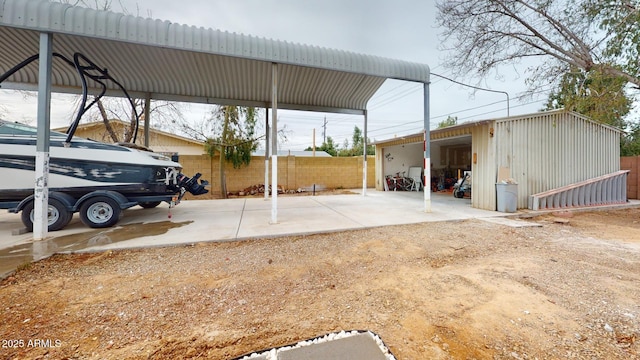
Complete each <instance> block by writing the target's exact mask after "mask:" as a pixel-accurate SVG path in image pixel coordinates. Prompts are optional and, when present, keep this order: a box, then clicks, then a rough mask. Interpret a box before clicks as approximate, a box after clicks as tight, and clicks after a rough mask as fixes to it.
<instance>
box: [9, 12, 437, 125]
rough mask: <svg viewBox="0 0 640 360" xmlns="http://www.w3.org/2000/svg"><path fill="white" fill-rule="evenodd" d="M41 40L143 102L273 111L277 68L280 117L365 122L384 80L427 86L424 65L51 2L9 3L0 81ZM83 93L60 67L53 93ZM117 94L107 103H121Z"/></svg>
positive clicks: (26, 80)
mask: <svg viewBox="0 0 640 360" xmlns="http://www.w3.org/2000/svg"><path fill="white" fill-rule="evenodd" d="M42 32H46V33H50V34H53V42H52V43H53V51H54V52H56V53H60V54H62V55H64V56H66V57H68V58H72V57H73V54H74V53H76V52H80V53H82V54H83V55H85V56H86V57H87V58H89V59H91V61H93V62H95V63H96V64H97V65H99V66H101V67H106V68H107V70H108V71H109V74H111V75H112V76H113V77H114V78H116V79H117V80H118V81H119V82H120V83H121V84H122V85H123V86H124V88H126V89H127V90H128V91H129V92H130V94H131V95H132V96H134V97H138V98H146V97H151V98H153V99H161V100H171V101H189V102H199V103H213V104H223V105H224V104H232V105H246V106H257V107H265V106H269V105H270V102H271V93H272V85H273V84H272V79H271V77H272V64H274V63H277V64H278V79H277V81H278V88H279V91H278V108H283V109H298V110H318V111H335V112H346V113H362V111H363V110H365V109H366V105H367V102H368V101H369V99H370V98H371V97H372V96H373V94H374V93H375V92H376V91H377V90H378V88H379V87H380V86H381V85H382V83H383V82H384V81H385V79H387V78H391V79H400V80H408V81H415V82H423V83H428V82H429V67H428V66H427V65H424V64H418V63H411V62H407V61H401V60H392V59H387V58H381V57H376V56H370V55H363V54H356V53H352V52H347V51H341V50H334V49H327V48H320V47H316V46H310V45H302V44H294V43H290V42H286V41H278V40H272V39H265V38H260V37H255V36H250V35H244V34H236V33H228V32H225V31H221V30H214V29H205V28H197V27H193V26H187V25H182V24H177V23H172V22H170V21H162V20H157V19H151V18H142V17H135V16H131V15H124V14H120V13H115V12H110V11H98V10H93V9H87V8H83V7H74V6H71V5H68V4H62V3H53V2H49V1H46V0H2V6H0V48H1V49H4V51H2V54H1V55H0V73H4V72H5V71H7V70H8V69H10V68H11V67H13V66H14V65H16V64H18V63H19V62H21V61H23V60H24V59H25V58H27V57H29V56H32V55H35V54H38V53H39V35H40V33H42ZM8 49H11V51H7V50H8ZM37 79H38V66H37V64H35V63H34V64H31V65H29V66H27V67H26V68H25V71H21V72H19V73H16V74H14V75H12V76H11V77H9V78H8V79H7V81H5V82H4V83H3V84H2V86H3V87H4V88H14V89H30V90H35V89H37ZM90 85H93V86H94V87H95V83H91V84H90ZM80 88H81V83H80V79H79V78H78V76H77V74H76V72H75V69H73V68H71V67H70V66H67V65H66V64H62V63H61V62H59V61H58V62H56V61H55V60H54V64H53V70H52V89H53V91H56V92H70V93H78V92H79V91H80ZM116 89H117V87H116V86H114V85H110V87H109V90H110V91H109V92H108V93H107V94H108V95H120V94H119V93H117V92H115V91H114V90H116Z"/></svg>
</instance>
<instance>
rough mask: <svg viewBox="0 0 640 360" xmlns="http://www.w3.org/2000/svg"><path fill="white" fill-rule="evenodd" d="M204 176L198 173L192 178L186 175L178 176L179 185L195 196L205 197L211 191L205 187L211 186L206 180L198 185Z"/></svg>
mask: <svg viewBox="0 0 640 360" xmlns="http://www.w3.org/2000/svg"><path fill="white" fill-rule="evenodd" d="M200 176H202V174H200V173H196V174H195V175H194V176H193V177H192V178H189V177H188V176H186V175H184V174H180V175H178V181H179V182H178V185H179V186H180V187H182V188H184V189H185V190H187V191H188V192H190V193H191V194H193V195H203V194H206V193H208V192H209V190H207V189H205V185H209V182H208V181H206V180H201V181H200V184H198V179H200Z"/></svg>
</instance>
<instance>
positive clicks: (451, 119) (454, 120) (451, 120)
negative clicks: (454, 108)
mask: <svg viewBox="0 0 640 360" xmlns="http://www.w3.org/2000/svg"><path fill="white" fill-rule="evenodd" d="M453 125H458V117H457V116H451V115H449V116H448V117H447V118H446V119H445V120H442V121H440V122H439V123H438V129H442V128H446V127H449V126H453Z"/></svg>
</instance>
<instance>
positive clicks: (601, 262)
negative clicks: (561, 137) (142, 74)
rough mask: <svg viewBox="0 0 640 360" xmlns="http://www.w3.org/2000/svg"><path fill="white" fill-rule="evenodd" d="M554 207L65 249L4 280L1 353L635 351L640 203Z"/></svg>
mask: <svg viewBox="0 0 640 360" xmlns="http://www.w3.org/2000/svg"><path fill="white" fill-rule="evenodd" d="M559 215H563V216H561V217H560V216H559V217H556V216H553V215H545V216H540V217H536V218H532V219H528V220H527V221H532V222H537V223H539V224H542V226H541V227H527V228H512V227H507V226H504V225H498V224H494V223H489V222H485V221H480V220H471V221H459V222H441V223H425V224H416V225H403V226H391V227H382V228H374V229H368V230H362V231H347V232H339V233H330V234H319V235H313V236H297V237H283V238H273V239H257V240H251V241H241V242H228V243H207V244H195V245H192V246H182V247H170V248H153V249H144V250H135V251H132V250H127V251H109V252H105V253H97V254H77V255H56V256H54V257H52V258H50V259H47V260H43V261H40V262H38V263H35V264H32V265H28V266H23V267H22V268H21V270H20V271H18V272H17V273H16V274H15V275H13V276H11V277H9V278H7V279H5V280H4V281H3V282H2V284H1V285H0V301H1V310H0V314H1V317H0V319H1V321H0V340H1V341H2V343H1V344H0V345H1V348H0V358H2V359H13V358H16V359H26V358H29V359H179V358H194V359H196V358H200V359H205V358H206V359H232V358H235V357H238V356H241V355H243V354H246V353H249V352H252V351H257V350H262V349H266V348H270V347H276V346H282V345H287V344H291V343H295V342H297V341H300V340H304V339H308V338H312V337H317V336H321V335H324V334H326V333H329V332H336V331H340V330H365V329H366V330H370V331H372V332H374V333H376V334H378V335H379V336H380V337H381V338H382V340H383V341H384V342H385V344H386V345H387V346H388V347H389V348H390V350H391V352H392V353H393V354H394V355H395V357H396V358H398V359H640V345H639V343H640V339H639V337H640V222H639V221H640V209H638V208H632V209H624V210H615V211H592V212H580V213H575V214H573V216H571V215H572V214H568V215H567V214H559ZM558 218H559V219H561V220H563V221H564V222H566V223H558V222H556V220H557V219H558Z"/></svg>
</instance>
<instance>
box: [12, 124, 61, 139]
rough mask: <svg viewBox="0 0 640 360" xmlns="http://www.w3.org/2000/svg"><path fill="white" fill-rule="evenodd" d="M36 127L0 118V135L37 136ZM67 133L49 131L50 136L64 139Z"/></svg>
mask: <svg viewBox="0 0 640 360" xmlns="http://www.w3.org/2000/svg"><path fill="white" fill-rule="evenodd" d="M37 134H38V129H37V128H35V127H33V126H29V125H25V124H21V123H18V122H9V121H4V120H0V135H2V136H33V137H35V136H37ZM66 136H67V135H66V134H63V133H61V132H57V131H51V138H52V139H54V138H62V139H64V138H65V137H66Z"/></svg>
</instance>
